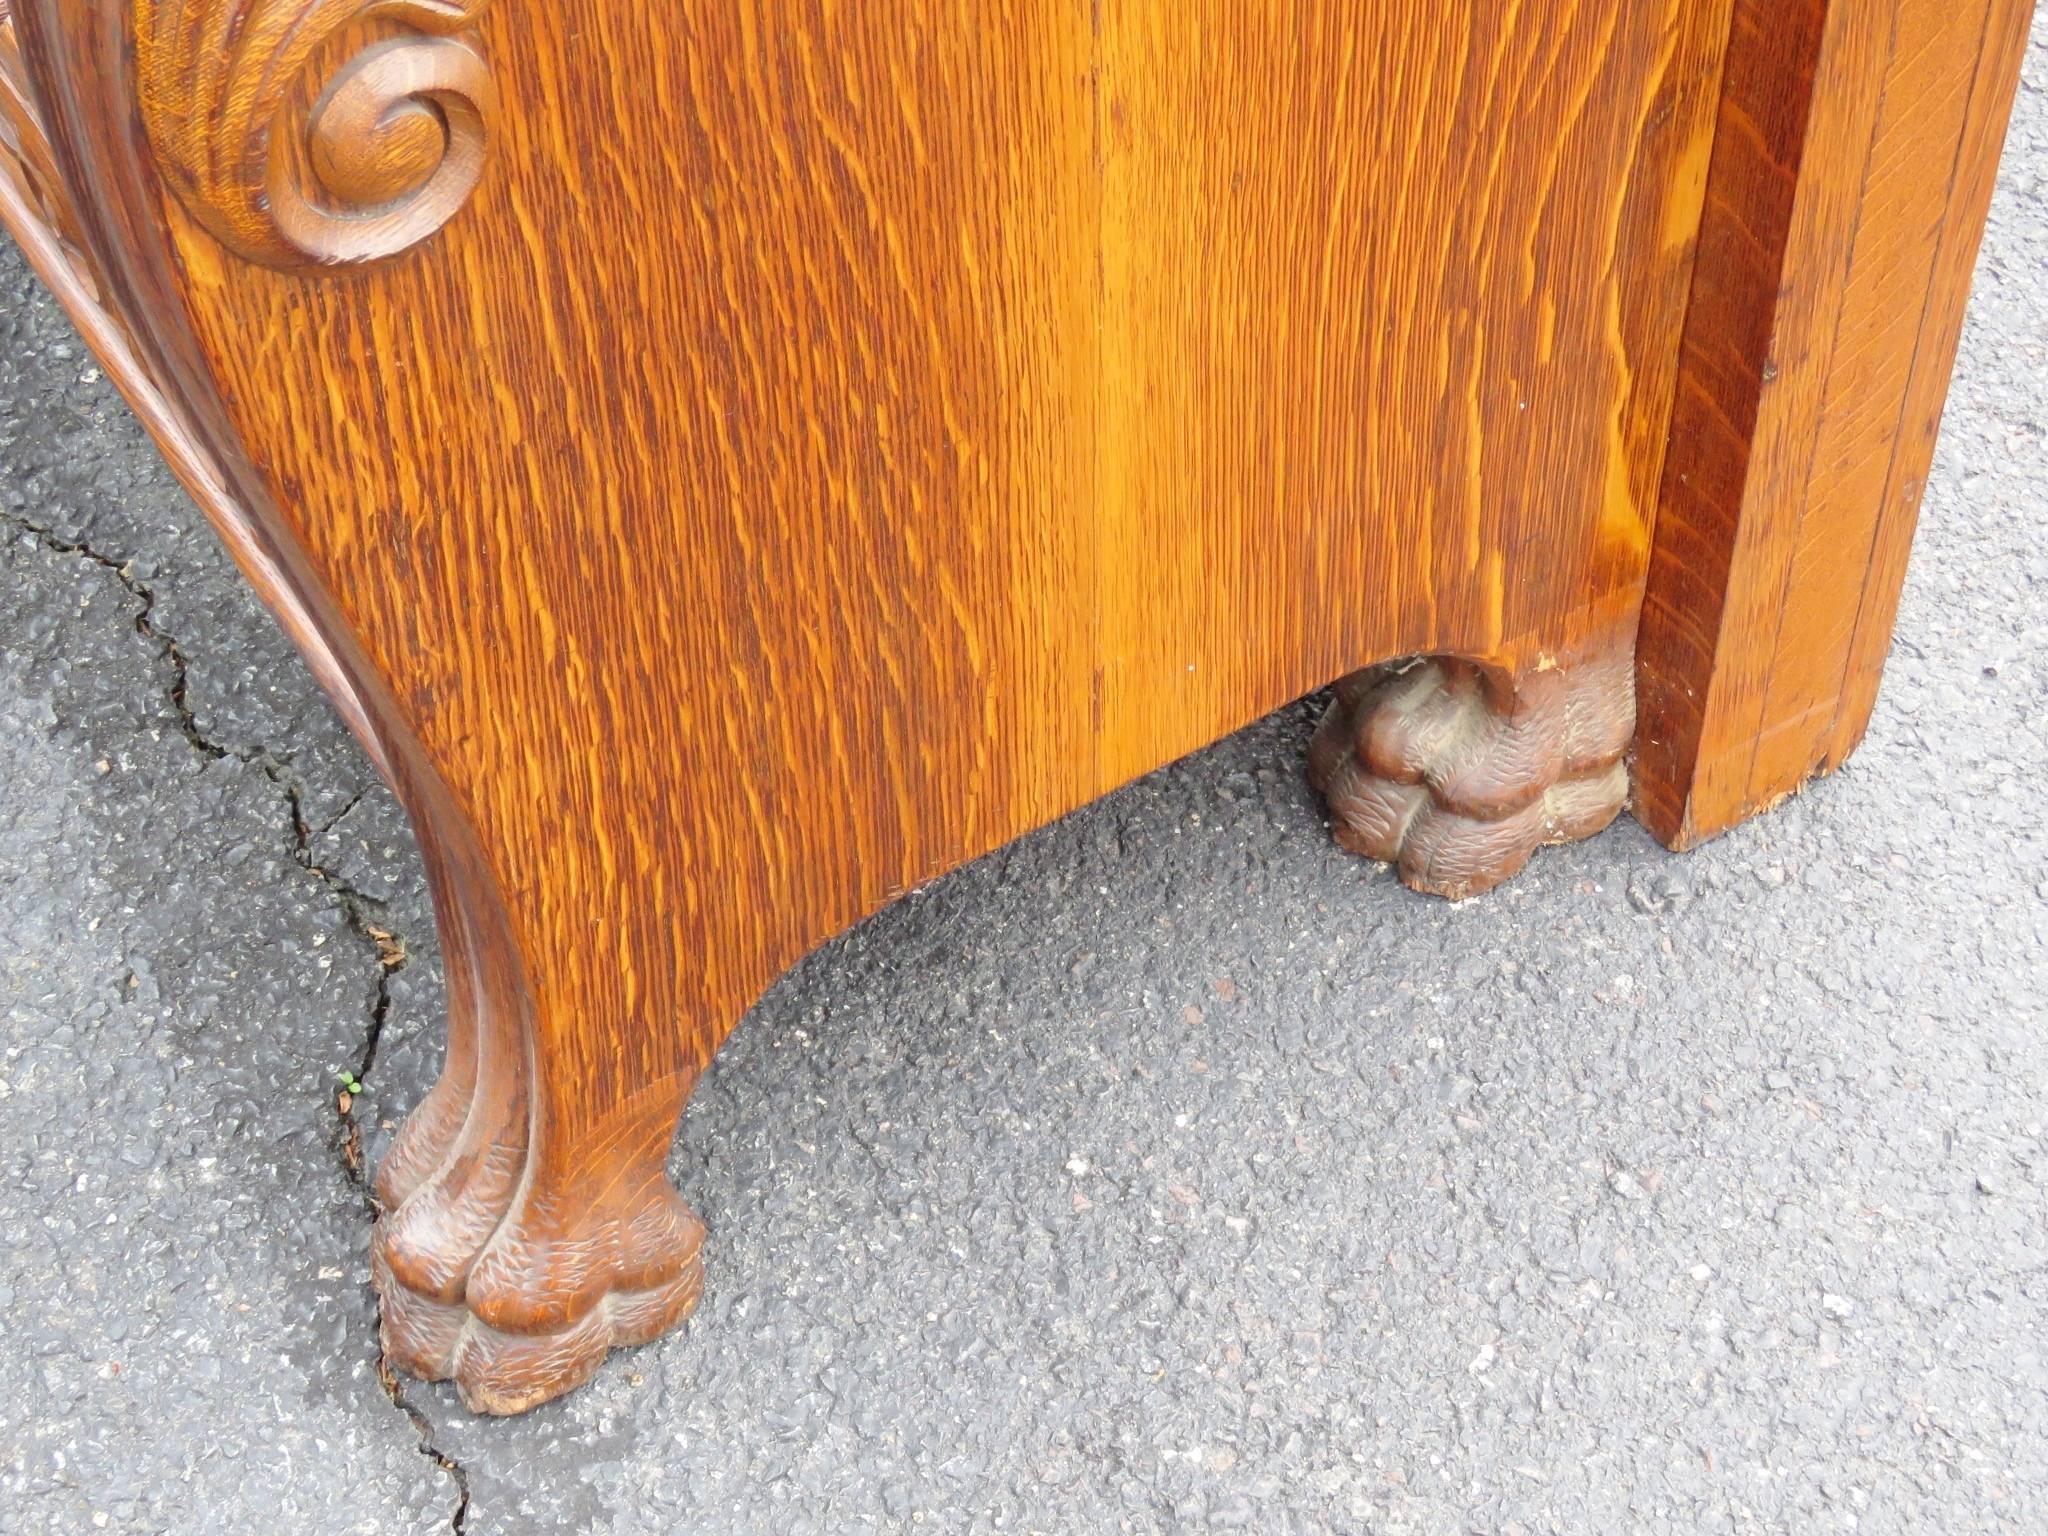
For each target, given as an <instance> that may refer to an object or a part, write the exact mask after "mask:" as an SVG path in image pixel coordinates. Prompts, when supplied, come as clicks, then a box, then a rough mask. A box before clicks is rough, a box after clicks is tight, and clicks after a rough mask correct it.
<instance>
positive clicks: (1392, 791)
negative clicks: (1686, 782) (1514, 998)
mask: <svg viewBox="0 0 2048 1536" xmlns="http://www.w3.org/2000/svg"><path fill="white" fill-rule="evenodd" d="M1634 729H1635V658H1634V656H1633V655H1632V654H1631V653H1630V651H1629V650H1628V648H1627V647H1626V645H1622V644H1613V643H1610V644H1609V645H1608V646H1606V647H1605V648H1604V649H1600V650H1596V651H1594V652H1593V653H1591V654H1590V655H1581V656H1580V657H1579V658H1578V659H1576V660H1574V661H1571V662H1569V663H1560V662H1558V661H1556V660H1555V659H1554V658H1546V659H1545V661H1544V662H1543V663H1542V664H1539V665H1537V666H1534V667H1530V668H1527V669H1525V670H1523V671H1521V672H1519V673H1514V672H1509V671H1506V670H1502V669H1497V668H1489V667H1484V666H1481V665H1480V664H1478V663H1476V662H1471V661H1465V660H1462V659H1460V658H1457V657H1445V656H1433V657H1422V658H1418V659H1415V660H1411V661H1404V662H1397V663H1394V664H1392V665H1389V666H1381V667H1370V668H1367V669H1366V670H1365V671H1362V672H1355V673H1353V674H1352V675H1351V676H1349V677H1347V678H1345V679H1344V681H1343V682H1341V683H1339V684H1338V685H1337V697H1336V700H1335V702H1334V703H1332V704H1331V705H1330V709H1329V712H1328V714H1326V715H1325V716H1324V718H1323V722H1322V724H1321V726H1320V727H1319V728H1318V729H1317V731H1316V736H1315V740H1314V742H1313V743H1312V744H1311V746H1310V749H1309V777H1310V781H1311V782H1312V783H1313V784H1314V785H1315V787H1316V788H1317V790H1319V791H1320V792H1321V793H1322V794H1323V795H1324V796H1325V798H1326V799H1327V800H1328V801H1329V806H1330V815H1331V820H1332V824H1333V825H1332V830H1333V833H1334V835H1335V837H1336V839H1337V842H1338V843H1339V844H1340V845H1341V846H1342V847H1345V848H1348V849H1350V850H1351V851H1352V852H1353V853H1360V854H1363V855H1365V856H1366V857H1367V858H1371V859H1379V860H1381V861H1383V862H1385V863H1389V864H1392V865H1393V866H1394V867H1395V868H1396V869H1397V870H1398V871H1399V872H1400V875H1401V878H1402V879H1403V880H1404V881H1406V882H1407V883H1408V884H1409V885H1410V886H1412V887H1414V888H1415V889H1416V890H1418V891H1426V892H1428V893H1429V894H1431V895H1435V896H1446V897H1449V898H1450V899H1452V900H1453V901H1458V900H1463V899H1464V898H1465V897H1468V896H1476V895H1479V894H1480V893H1481V892H1483V891H1490V890H1492V889H1493V888H1494V887H1495V886H1496V885H1499V884H1500V883H1501V881H1503V880H1505V879H1507V878H1508V877H1509V876H1511V875H1513V874H1515V873H1516V872H1517V871H1518V870H1520V869H1521V867H1522V866H1523V865H1524V864H1526V863H1527V862H1528V861H1529V856H1530V855H1531V854H1533V853H1534V852H1535V851H1536V850H1537V849H1538V848H1540V847H1543V846H1544V845H1546V844H1550V843H1565V842H1574V841H1576V840H1578V839H1580V838H1584V837H1591V836H1592V835H1593V834H1594V833H1596V832H1599V831H1600V830H1602V829H1603V828H1604V827H1606V826H1607V824H1608V823H1609V822H1611V821H1613V820H1614V818H1615V817H1616V816H1618V815H1620V814H1621V810H1622V808H1623V806H1625V805H1626V804H1627V803H1628V767H1627V764H1626V762H1625V761H1624V758H1625V757H1626V755H1627V752H1628V747H1629V740H1630V737H1631V736H1632V735H1633V733H1634Z"/></svg>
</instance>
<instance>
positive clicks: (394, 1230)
mask: <svg viewBox="0 0 2048 1536" xmlns="http://www.w3.org/2000/svg"><path fill="white" fill-rule="evenodd" d="M429 859H430V865H432V866H435V867H432V868H431V869H430V873H431V874H432V875H433V876H434V882H435V893H436V904H437V917H438V919H439V923H440V927H441V931H442V934H443V939H444V944H445V946H446V948H447V951H448V970H449V986H448V1003H449V1037H448V1052H447V1058H446V1062H445V1064H444V1066H443V1068H442V1073H441V1077H440V1079H439V1081H437V1082H436V1083H435V1085H434V1087H433V1088H432V1090H431V1091H430V1092H429V1093H428V1095H427V1097H426V1098H425V1099H424V1100H422V1101H421V1103H420V1105H419V1107H418V1108H417V1109H415V1110H414V1111H413V1113H412V1114H411V1116H410V1117H408V1119H407V1120H406V1123H405V1125H404V1127H403V1128H402V1129H401V1130H400V1132H399V1135H398V1138H397V1140H396V1141H395V1142H394V1144H393V1146H392V1148H391V1150H390V1152H389V1153H387V1154H386V1156H385V1158H384V1161H383V1163H382V1164H381V1166H380V1167H379V1168H378V1170H377V1184H376V1190H377V1198H378V1201H379V1204H380V1205H381V1206H382V1207H383V1212H382V1215H381V1216H380V1218H379V1220H378V1223H377V1232H376V1237H375V1240H374V1246H373V1250H372V1274H373V1276H374V1278H375V1281H376V1285H377V1291H378V1296H379V1299H380V1300H381V1302H382V1309H383V1342H384V1350H385V1354H386V1356H387V1357H388V1358H389V1360H390V1361H391V1363H392V1364H393V1365H395V1366H396V1367H398V1368H399V1369H401V1370H404V1371H406V1372H408V1373H410V1374H412V1375H415V1376H422V1377H426V1378H428V1379H430V1380H436V1381H442V1380H452V1381H453V1382H454V1383H455V1384H456V1386H457V1388H458V1389H459V1390H460V1392H461V1394H462V1399H463V1401H464V1402H465V1403H466V1404H468V1406H469V1407H470V1408H471V1409H473V1410H475V1411H478V1412H482V1413H520V1412H524V1411H525V1410H526V1409H528V1408H531V1407H534V1406H535V1405H537V1404H539V1403H543V1402H546V1401H547V1400H548V1399H549V1398H551V1397H555V1396H557V1395H559V1394H560V1393H563V1392H566V1391H568V1390H570V1389H571V1388H572V1387H577V1386H580V1385H582V1383H584V1382H585V1381H588V1380H589V1379H590V1377H591V1376H592V1375H593V1374H595V1372H596V1371H597V1368H598V1367H599V1365H601V1364H602V1363H603V1361H604V1358H605V1356H606V1355H607V1354H608V1353H609V1352H610V1351H611V1350H613V1349H614V1348H618V1347H621V1346H625V1345H632V1344H644V1343H646V1342H647V1341H648V1340H650V1339H653V1338H655V1337H656V1336H657V1335H659V1334H661V1333H663V1332H665V1331H666V1330H667V1329H669V1328H671V1327H673V1326H674V1325H675V1324H676V1323H677V1322H679V1321H680V1320H681V1319H682V1318H683V1317H685V1316H687V1315H688V1313H689V1311H690V1309H691V1308H692V1307H693V1306H694V1305H695V1304H696V1301H697V1295H698V1292H699V1290H700V1288H701V1284H702V1269H701V1265H700V1260H699V1251H700V1248H701V1244H702V1239H703V1228H702V1226H701V1225H700V1224H699V1223H698V1221H697V1218H696V1217H695V1216H694V1215H693V1214H692V1213H691V1212H690V1210H689V1208H688V1207H687V1206H686V1205H684V1203H683V1201H682V1198H681V1197H680V1196H679V1195H677V1193H676V1192H675V1190H674V1188H673V1187H671V1185H670V1184H669V1180H668V1173H667V1159H668V1152H669V1145H670V1142H671V1140H672V1139H673V1136H674V1132H675V1125H676V1119H677V1116H678V1115H679V1114H680V1113H681V1111H682V1106H683V1101H684V1099H685V1098H687V1097H688V1094H689V1089H690V1086H691V1084H692V1082H693V1081H694V1075H693V1074H691V1073H689V1072H687V1071H684V1070H680V1069H676V1070H670V1069H667V1068H666V1067H663V1066H658V1065H657V1066H652V1067H641V1068H637V1069H636V1068H635V1067H634V1066H632V1065H631V1064H630V1056H631V1052H629V1051H628V1050H627V1049H626V1048H624V1045H623V1037H618V1038H614V1039H610V1040H598V1041H593V1040H587V1039H580V1038H579V1039H576V1040H574V1041H573V1047H574V1048H570V1049H562V1048H559V1043H557V1044H556V1046H555V1048H550V1042H553V1041H556V1037H555V1036H553V1035H552V1034H551V1033H550V1032H549V1031H548V1030H546V1029H545V1028H542V1027H541V1021H540V1019H539V1017H538V1014H537V1009H536V1004H535V1002H534V1000H533V998H532V997H531V996H530V995H529V992H528V989H527V986H526V983H525V979H524V976H523V973H522V971H521V968H520V966H519V962H518V951H517V949H516V947H514V946H513V945H512V944H511V943H510V942H509V941H508V939H507V936H506V934H505V932H504V929H505V927H506V926H507V925H505V924H504V923H503V921H502V914H501V912H500V910H499V909H498V908H497V907H496V905H495V903H494V901H492V900H491V898H490V897H489V896H488V889H489V888H488V885H487V883H486V877H484V876H482V875H481V874H480V873H479V872H477V871H476V870H474V869H472V870H467V871H464V872H462V873H459V874H458V873H457V872H455V871H454V870H452V869H450V868H449V861H448V860H447V859H445V858H442V857H437V856H435V855H429Z"/></svg>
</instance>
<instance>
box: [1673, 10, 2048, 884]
mask: <svg viewBox="0 0 2048 1536" xmlns="http://www.w3.org/2000/svg"><path fill="white" fill-rule="evenodd" d="M2032 9H2033V7H2032V3H2031V0H1884V3H1877V4H1860V5H1858V4H1846V3H1832V4H1829V3H1824V0H1802V3H1797V4H1779V3H1776V0H1770V3H1764V0H1738V4H1737V7H1736V22H1735V30H1734V34H1733V40H1732V42H1731V46H1730V54H1729V61H1728V88H1727V91H1726V94H1725V95H1724V97H1723V100H1722V106H1721V118H1722V124H1721V129H1720V132H1719V134H1718V137H1717V140H1716V149H1715V160H1714V168H1713V172H1712V179H1711V183H1710V189H1709V194H1708V202H1707V209H1706V213H1705V215H1704V220H1703V228H1702V233H1701V255H1700V259H1699V263H1698V269H1697V274H1696V277H1695V281H1694V291H1693V299H1692V306H1691V312H1690V317H1689V319H1688V323H1687V326H1686V336H1685V343H1684V362H1683V366H1682V374H1681V381H1680V387H1679V392H1678V398H1677V402H1676V406H1675V410H1674V414H1673V421H1672V437H1673V447H1672V452H1671V456H1670V461H1669V465H1668V468H1667V474H1666V480H1665V484H1664V492H1663V498H1662V503H1661V508H1660V512H1659V520H1658V524H1657V541H1656V553H1655V558H1654V560H1653V562H1652V565H1651V571H1650V577H1649V585H1648V595H1647V600H1646V605H1645V610H1644V616H1643V623H1642V628H1641V632H1640V635H1639V658H1640V660H1639V667H1640V672H1639V686H1640V695H1641V697H1640V706H1641V707H1640V717H1639V718H1640V724H1639V734H1638V739H1637V750H1636V808H1637V814H1638V815H1639V816H1640V817H1641V818H1642V819H1643V820H1644V821H1645V822H1646V823H1647V824H1648V825H1649V826H1650V828H1651V830H1652V831H1654V832H1655V833H1656V834H1657V835H1658V836H1659V837H1660V838H1662V839H1664V840H1665V841H1666V842H1668V843H1670V844H1672V845H1673V846H1681V847H1682V846H1687V845H1690V844H1692V843H1694V842H1697V841H1699V840H1700V839H1702V838H1705V837H1709V836H1712V835H1713V834H1714V833H1716V832H1719V831H1722V830H1725V829H1726V828H1728V827H1730V826H1732V825H1734V824H1735V823H1736V822H1737V821H1739V820H1741V819H1742V818H1743V817H1745V816H1747V815H1749V814H1751V813H1753V812H1754V811H1756V810H1757V809H1759V808H1761V807H1763V806H1765V805H1769V804H1771V803H1772V802H1774V801H1776V800H1778V799H1780V798H1782V797H1783V796H1785V795H1786V794H1789V793H1790V792H1791V791H1793V790H1794V789H1796V788H1798V787H1799V785H1800V784H1802V783H1803V782H1805V780H1806V779H1808V778H1809V777H1811V776H1812V775H1813V774H1815V773H1817V772H1825V771H1827V770H1829V769H1832V768H1834V767H1836V766H1838V765H1839V764H1840V763H1841V762H1842V761H1843V759H1844V758H1846V757H1847V756H1848V754H1849V753H1850V752H1851V751H1852V750H1853V749H1854V747H1855V746H1856V744H1857V742H1858V741H1859V740H1860V739H1861V737H1862V733H1863V730H1864V727H1865V725H1866V723H1867V722H1868V720H1869V717H1870V711H1871V707H1872V704H1873V703H1874V701H1875V698H1876V690H1877V682H1878V678H1879V676H1880V674H1881V672H1882V669H1883V665H1884V657H1885V652H1886V650H1887V649H1888V647H1889V644H1890V638H1891V626H1892V620H1893V617H1894V615H1895V613H1896V609H1897V604H1898V594H1899V588H1900V585H1901V583H1902V581H1903V579H1904V574H1905V557H1906V551H1907V548H1908V546H1909V545H1910V543H1911V540H1912V533H1913V526H1914V523H1915V521H1916V518H1917V516H1918V510H1919V502H1920V492H1921V487H1922V485H1923V483H1924V480H1925V476H1926V473H1927V468H1928V465H1929V463H1930V461H1931V459H1932V455H1933V450H1934V437H1935V432H1936V429H1937V427H1938V425H1939V422H1940V417H1941V406H1942V402H1943V400H1944V398H1945V397H1946V393H1947V384H1948V378H1949V374H1950V372H1951V370H1952V368H1953V366H1954V359H1955V349H1956V344H1957V341H1958V338H1959V336H1960V332H1961V324H1962V315H1963V308H1964V302H1965V300H1966V298H1967V295H1968V291H1969V278H1970V271H1971V267H1972V265H1973V263H1974V260H1975V256H1976V250H1977V244H1978V240H1979V238H1980V236H1981V233H1982V230H1983V224H1984V217H1985V211H1986V208H1987V206H1988V203H1989V199H1990V191H1991V182H1992V176H1993V173H1994V171H1995V169H1996V165H1997V161H1998V151H1999V146H2000V144H2001V142H2002V140H2003V137H2004V132H2005V123H2006V120H2007V116H2008V114H2009V112H2010V109H2011V103H2012V97H2013V92H2014V89H2015V87H2016V84H2017V80H2018V69H2019V59H2020V55H2021V52H2022V50H2023V48H2024V45H2025V40H2026V32H2027V23H2028V20H2029V18H2030V16H2031V13H2032Z"/></svg>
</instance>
